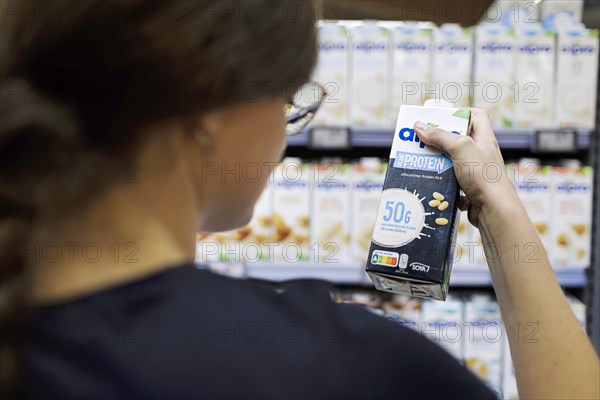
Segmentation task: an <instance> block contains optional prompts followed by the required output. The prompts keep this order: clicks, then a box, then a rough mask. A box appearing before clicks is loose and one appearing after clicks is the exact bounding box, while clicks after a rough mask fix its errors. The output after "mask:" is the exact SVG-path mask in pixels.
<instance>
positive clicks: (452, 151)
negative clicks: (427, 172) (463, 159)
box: [414, 121, 474, 158]
mask: <svg viewBox="0 0 600 400" xmlns="http://www.w3.org/2000/svg"><path fill="white" fill-rule="evenodd" d="M414 128H415V132H416V134H417V136H418V137H419V139H420V140H421V141H422V142H423V143H425V144H426V145H429V146H433V147H437V148H438V149H440V150H442V151H443V152H444V153H446V154H448V155H449V156H450V158H457V157H460V153H463V154H464V152H465V151H468V148H469V147H470V146H472V145H474V142H473V140H472V139H471V138H470V137H468V136H464V135H455V134H453V133H450V132H448V131H445V130H443V129H440V128H432V127H430V126H428V125H427V124H425V123H424V122H421V121H417V122H416V123H415V127H414Z"/></svg>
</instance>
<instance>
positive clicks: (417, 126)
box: [415, 121, 427, 132]
mask: <svg viewBox="0 0 600 400" xmlns="http://www.w3.org/2000/svg"><path fill="white" fill-rule="evenodd" d="M415 129H416V130H418V131H421V132H422V131H425V130H427V125H425V124H424V123H423V122H421V121H417V123H415Z"/></svg>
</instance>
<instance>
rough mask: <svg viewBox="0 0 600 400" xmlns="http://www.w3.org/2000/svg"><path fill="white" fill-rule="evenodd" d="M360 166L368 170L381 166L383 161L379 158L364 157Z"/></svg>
mask: <svg viewBox="0 0 600 400" xmlns="http://www.w3.org/2000/svg"><path fill="white" fill-rule="evenodd" d="M360 164H361V165H363V166H365V167H367V168H377V167H379V166H380V165H381V160H380V159H379V158H377V157H362V158H361V159H360Z"/></svg>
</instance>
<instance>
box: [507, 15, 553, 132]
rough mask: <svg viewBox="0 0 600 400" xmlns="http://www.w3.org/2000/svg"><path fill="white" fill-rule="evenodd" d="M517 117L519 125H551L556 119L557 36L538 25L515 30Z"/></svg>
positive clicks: (541, 126)
mask: <svg viewBox="0 0 600 400" xmlns="http://www.w3.org/2000/svg"><path fill="white" fill-rule="evenodd" d="M516 38H517V55H516V67H515V76H516V77H518V78H517V79H516V84H517V86H516V87H515V90H516V91H517V92H513V95H514V96H515V99H514V100H515V104H516V106H515V107H514V119H515V125H516V126H520V127H536V128H549V127H552V126H553V123H554V121H553V119H554V113H553V108H554V101H553V99H554V65H555V60H554V58H555V54H556V38H555V34H554V32H552V31H545V30H544V29H543V28H542V27H541V26H540V25H537V24H524V25H523V26H521V27H519V28H518V29H516Z"/></svg>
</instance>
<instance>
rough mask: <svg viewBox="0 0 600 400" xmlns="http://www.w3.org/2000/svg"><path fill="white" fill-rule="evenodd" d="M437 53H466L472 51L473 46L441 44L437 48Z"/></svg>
mask: <svg viewBox="0 0 600 400" xmlns="http://www.w3.org/2000/svg"><path fill="white" fill-rule="evenodd" d="M436 48H437V51H444V52H446V53H465V52H467V51H471V46H469V45H467V44H465V43H440V44H438V45H437V46H436Z"/></svg>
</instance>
